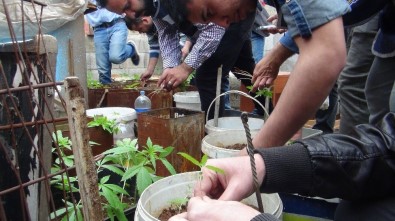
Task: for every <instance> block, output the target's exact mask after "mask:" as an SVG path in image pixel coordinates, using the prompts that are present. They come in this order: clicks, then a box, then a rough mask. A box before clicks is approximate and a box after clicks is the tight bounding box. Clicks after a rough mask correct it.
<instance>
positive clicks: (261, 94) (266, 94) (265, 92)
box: [247, 86, 273, 98]
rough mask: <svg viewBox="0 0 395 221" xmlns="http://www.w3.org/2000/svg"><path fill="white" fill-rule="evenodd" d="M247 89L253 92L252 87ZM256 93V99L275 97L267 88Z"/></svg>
mask: <svg viewBox="0 0 395 221" xmlns="http://www.w3.org/2000/svg"><path fill="white" fill-rule="evenodd" d="M247 89H248V90H249V91H251V90H252V86H248V87H247ZM255 93H256V95H255V97H260V96H264V97H269V98H272V97H273V92H272V90H271V89H270V88H268V87H265V88H262V89H258V90H257V92H255Z"/></svg>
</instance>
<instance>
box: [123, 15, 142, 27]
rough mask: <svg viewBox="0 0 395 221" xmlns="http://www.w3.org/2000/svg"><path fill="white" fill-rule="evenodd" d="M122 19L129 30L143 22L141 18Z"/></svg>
mask: <svg viewBox="0 0 395 221" xmlns="http://www.w3.org/2000/svg"><path fill="white" fill-rule="evenodd" d="M123 19H124V20H125V24H126V27H128V29H129V30H133V25H138V24H140V23H141V22H142V21H143V19H142V18H141V17H139V18H134V19H133V18H129V17H124V18H123Z"/></svg>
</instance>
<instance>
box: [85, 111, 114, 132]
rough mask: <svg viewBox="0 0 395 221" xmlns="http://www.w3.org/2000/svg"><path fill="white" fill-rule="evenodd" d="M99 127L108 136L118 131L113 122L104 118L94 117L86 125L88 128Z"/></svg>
mask: <svg viewBox="0 0 395 221" xmlns="http://www.w3.org/2000/svg"><path fill="white" fill-rule="evenodd" d="M99 126H100V127H101V128H102V129H103V130H105V131H107V132H109V133H110V134H117V133H118V131H119V128H118V126H117V124H116V122H115V120H109V119H108V118H107V117H106V116H100V115H95V116H94V118H93V120H92V121H91V122H89V123H88V127H99Z"/></svg>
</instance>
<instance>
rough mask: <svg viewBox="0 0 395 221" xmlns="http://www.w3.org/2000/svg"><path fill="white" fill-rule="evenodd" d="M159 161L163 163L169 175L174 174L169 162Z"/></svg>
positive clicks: (174, 171)
mask: <svg viewBox="0 0 395 221" xmlns="http://www.w3.org/2000/svg"><path fill="white" fill-rule="evenodd" d="M160 161H161V162H162V163H163V165H165V167H166V169H167V170H168V171H169V172H170V174H171V175H174V174H176V173H177V172H176V170H175V169H174V167H173V165H171V163H170V162H169V161H167V160H166V159H160Z"/></svg>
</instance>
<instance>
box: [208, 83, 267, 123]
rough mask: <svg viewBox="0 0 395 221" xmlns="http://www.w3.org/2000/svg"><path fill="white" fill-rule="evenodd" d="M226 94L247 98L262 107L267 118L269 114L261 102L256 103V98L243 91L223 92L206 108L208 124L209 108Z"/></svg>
mask: <svg viewBox="0 0 395 221" xmlns="http://www.w3.org/2000/svg"><path fill="white" fill-rule="evenodd" d="M227 94H239V95H243V96H244V97H247V98H250V99H252V100H254V101H255V102H257V103H258V104H259V106H261V107H262V109H263V111H264V112H265V116H269V113H268V112H267V110H266V108H265V107H264V106H263V105H262V104H261V102H259V101H258V100H257V99H256V98H254V97H253V96H251V95H249V94H247V93H245V92H243V91H238V90H229V91H226V92H224V93H222V94H220V95H218V96H217V97H216V98H214V100H213V101H211V103H210V106H208V109H207V114H206V122H208V113H210V109H211V106H212V105H213V104H214V102H215V101H216V100H217V99H218V98H220V97H222V96H224V95H227ZM264 120H266V118H265V119H264Z"/></svg>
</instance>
